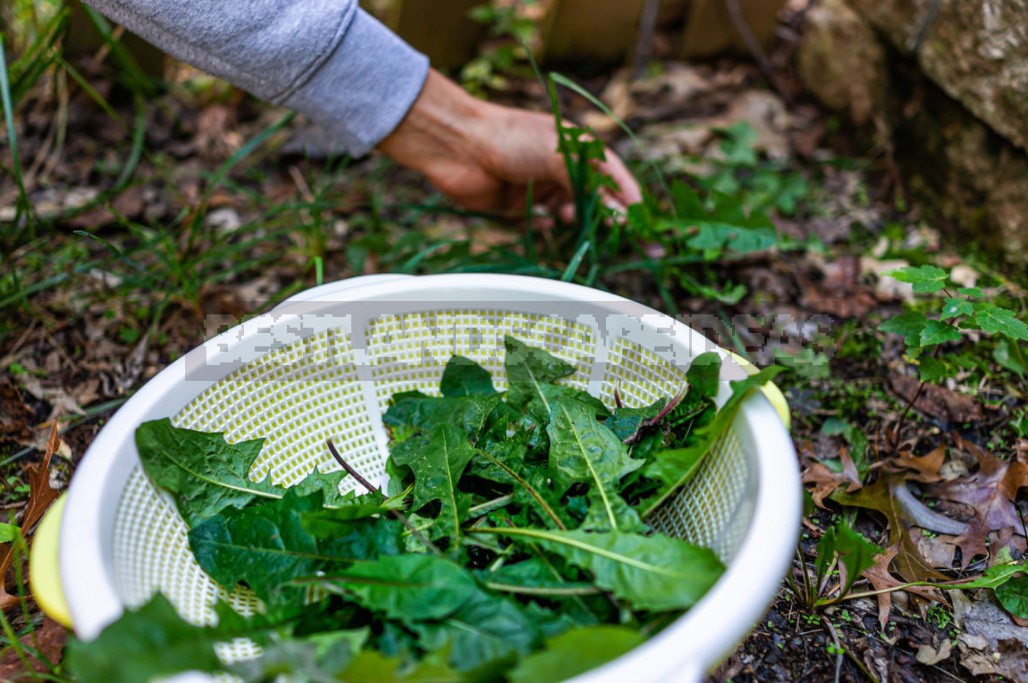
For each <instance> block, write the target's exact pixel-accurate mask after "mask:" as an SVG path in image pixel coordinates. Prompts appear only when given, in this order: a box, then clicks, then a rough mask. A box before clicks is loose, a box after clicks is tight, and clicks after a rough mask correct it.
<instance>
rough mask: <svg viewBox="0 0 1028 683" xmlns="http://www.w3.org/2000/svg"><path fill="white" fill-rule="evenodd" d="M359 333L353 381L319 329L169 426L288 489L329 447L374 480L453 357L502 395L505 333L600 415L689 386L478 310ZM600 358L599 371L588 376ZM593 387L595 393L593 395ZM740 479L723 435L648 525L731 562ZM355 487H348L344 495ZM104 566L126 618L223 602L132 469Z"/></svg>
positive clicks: (529, 321) (588, 337)
mask: <svg viewBox="0 0 1028 683" xmlns="http://www.w3.org/2000/svg"><path fill="white" fill-rule="evenodd" d="M424 305H425V306H426V307H428V306H431V305H432V304H431V303H430V302H426V303H425V304H424ZM363 333H364V338H365V339H366V340H367V350H366V355H365V356H363V358H365V359H366V360H367V365H366V366H365V367H363V368H360V367H357V364H356V362H355V359H356V358H357V356H356V355H355V353H354V351H353V349H352V348H351V341H350V338H349V336H348V334H347V333H346V332H345V331H343V330H329V331H327V332H322V333H320V334H317V335H314V336H312V337H310V338H308V339H305V340H303V341H300V342H296V343H294V344H292V345H289V346H287V347H284V348H281V349H278V350H276V351H274V352H271V353H268V354H266V355H265V356H262V357H261V358H260V359H258V360H256V361H254V362H252V363H250V364H248V365H246V366H245V367H242V368H240V369H238V370H237V371H235V372H233V373H232V374H231V375H230V376H228V377H226V378H225V379H223V380H221V381H219V382H217V383H215V384H214V385H212V386H211V387H209V388H208V389H207V390H206V391H204V392H202V393H201V394H200V395H198V396H197V397H196V398H195V399H194V400H193V401H192V402H191V403H190V404H189V405H187V406H186V407H185V408H184V409H183V410H182V411H181V412H180V413H179V414H178V415H177V416H176V417H175V418H174V422H175V423H176V424H177V425H179V426H182V427H189V428H192V429H200V430H204V431H220V432H224V433H225V434H226V435H227V438H228V440H229V441H233V442H235V441H240V440H244V439H252V438H264V439H265V444H264V449H263V450H262V452H261V455H260V457H259V458H258V460H257V462H256V463H255V466H254V469H253V470H252V472H251V476H252V477H253V478H254V479H261V478H263V477H265V476H270V477H271V479H272V481H274V482H276V483H279V484H282V485H286V486H288V485H291V484H294V483H296V482H298V481H299V480H300V479H302V478H303V477H304V476H306V474H307V473H308V472H310V470H311V469H312V468H313V467H320V468H322V469H325V470H330V469H334V468H336V467H338V466H337V465H336V463H334V461H332V459H331V457H330V455H329V454H328V453H327V450H326V447H325V441H326V439H327V438H332V439H333V441H334V442H335V443H336V444H337V445H338V446H339V447H340V448H341V450H343V452H344V455H346V457H347V460H348V462H351V463H352V464H353V465H354V466H355V467H356V468H357V469H358V470H359V471H362V472H364V473H365V474H366V476H368V477H369V478H370V479H372V480H374V479H376V478H377V477H380V476H381V474H382V473H383V471H384V463H385V458H386V456H387V449H386V444H385V435H384V431H383V430H382V427H381V412H382V411H384V410H385V409H386V407H387V405H388V401H389V397H390V396H392V395H393V394H394V393H396V392H398V391H409V390H413V389H418V390H421V391H424V392H426V393H430V394H437V393H438V384H439V379H440V377H441V375H442V371H443V368H444V366H445V363H446V361H447V360H449V358H450V356H451V355H452V354H454V353H458V354H461V355H463V356H467V357H469V358H472V359H474V360H475V361H477V362H479V363H480V364H482V365H483V366H484V367H485V368H486V369H488V370H489V371H490V373H491V374H492V376H493V377H494V383H495V384H496V385H497V388H498V389H501V390H502V389H505V388H506V380H505V376H504V371H503V358H504V351H503V337H504V335H506V334H511V335H513V336H515V337H517V338H519V339H521V340H522V341H525V342H527V343H529V344H532V345H536V346H543V347H545V348H546V349H547V350H549V351H550V352H551V353H553V354H554V355H556V356H558V357H560V358H562V359H564V360H566V361H568V362H570V363H572V364H574V365H575V366H576V367H577V368H578V369H579V373H578V374H577V375H576V377H575V378H574V379H573V380H572V381H571V382H570V384H573V385H576V386H578V387H580V388H587V387H588V388H591V390H593V391H594V392H596V393H597V394H598V395H599V396H600V398H601V399H602V400H603V401H604V403H606V404H607V405H613V403H614V389H615V387H616V388H617V391H618V395H619V397H620V399H621V401H622V403H623V404H624V405H629V406H642V405H648V404H650V403H652V402H653V401H654V400H656V399H657V398H659V397H662V396H669V395H673V394H674V393H676V392H677V391H678V390H679V389H680V388H681V387H682V385H683V382H684V381H685V371H684V369H683V368H680V367H677V366H676V365H674V364H672V363H670V362H668V361H665V360H663V359H662V358H661V357H660V356H659V355H658V354H656V353H654V352H653V351H652V350H651V349H647V348H644V347H643V346H640V345H639V344H638V343H635V342H633V341H632V340H631V339H627V338H617V339H613V340H610V341H609V342H608V348H606V349H603V350H601V349H598V348H597V345H598V344H599V343H601V341H600V338H599V335H598V334H596V333H595V332H594V331H593V330H592V329H591V328H590V327H589V326H587V325H584V324H580V323H577V322H569V321H567V320H565V319H563V318H558V317H556V316H553V317H548V316H542V315H538V314H526V313H524V312H519V311H510V310H483V309H473V310H447V311H417V312H412V313H409V314H403V315H383V316H380V317H378V318H376V319H374V320H373V321H372V322H371V323H370V324H369V325H368V327H367V329H366V330H363ZM601 351H602V352H601ZM598 358H606V359H607V363H606V364H605V365H603V366H597V367H594V360H595V359H598ZM594 373H595V374H594ZM595 377H598V378H599V379H600V380H601V381H600V382H599V383H598V384H591V383H590V382H589V379H590V378H595ZM750 473H751V462H750V458H749V456H748V455H747V454H746V453H745V452H744V451H743V449H742V447H741V442H740V440H739V438H738V436H737V435H736V434H735V433H734V432H730V433H729V434H728V435H727V436H726V437H725V438H723V439H722V440H721V441H720V442H719V443H718V444H717V446H716V447H715V448H714V451H713V453H712V454H711V457H709V458H708V459H707V460H706V461H705V463H704V465H703V466H702V467H701V469H700V471H699V472H698V473H697V475H696V477H695V478H694V479H693V481H692V482H690V484H689V485H688V486H687V487H686V488H685V489H684V490H683V491H682V492H681V493H680V494H679V495H678V496H677V497H676V498H674V499H673V500H671V501H669V503H668V504H667V505H665V506H664V508H663V509H662V510H660V511H659V512H658V513H657V515H656V516H655V520H654V522H655V526H656V527H657V529H658V530H659V531H662V532H665V533H668V534H671V535H674V536H679V537H682V538H685V539H687V540H689V541H691V542H694V543H699V544H702V545H706V546H708V547H711V548H712V549H714V550H715V551H716V552H717V553H718V554H719V555H720V556H721V557H722V559H724V560H726V561H728V560H730V559H731V557H732V555H733V554H734V553H735V551H736V549H737V548H738V546H739V544H740V543H741V541H742V538H743V534H744V533H745V530H746V529H747V528H748V526H749V522H750V516H751V514H750V510H751V508H750V507H749V506H750V504H751V502H752V501H750V500H749V499H750V498H751V497H752V496H748V493H749V492H750V491H751V490H752V488H753V487H754V485H755V484H754V482H753V481H752V477H751V474H750ZM354 486H355V484H354V483H353V482H352V480H350V479H344V481H343V486H342V488H343V489H344V490H347V489H350V488H353V487H354ZM114 562H115V578H116V584H117V587H118V590H119V592H120V595H121V597H122V599H123V600H124V601H125V603H126V604H129V605H137V604H140V603H142V602H144V601H145V600H146V599H147V598H148V597H149V596H150V595H151V594H152V593H153V592H154V591H158V590H159V591H161V592H162V593H164V594H165V595H167V596H168V597H169V599H171V600H172V602H173V603H174V604H175V605H176V607H177V608H178V609H179V611H180V613H181V614H182V615H183V616H184V617H185V618H187V619H190V620H192V621H194V622H197V623H202V622H205V621H208V620H209V619H211V618H212V613H211V611H210V607H211V605H213V603H214V601H215V600H216V599H218V598H219V596H220V597H221V598H222V599H224V598H225V597H226V596H225V595H224V590H223V589H221V588H219V587H218V586H217V585H215V584H214V583H213V582H212V581H211V580H210V579H208V578H207V577H206V576H205V575H204V574H203V572H202V571H201V570H200V568H199V567H198V566H197V564H196V562H195V561H194V560H193V558H192V554H191V553H190V552H189V548H188V541H187V538H186V529H185V525H184V523H183V522H182V520H181V518H180V517H179V516H178V514H177V513H176V512H175V510H174V506H173V504H172V503H171V502H170V501H169V500H168V499H167V498H166V497H164V496H163V495H161V494H159V493H158V492H157V491H156V490H155V489H154V488H153V486H152V485H151V484H150V482H149V481H148V480H147V478H146V476H145V475H144V474H143V473H142V471H141V470H138V469H137V470H136V471H135V472H133V474H132V476H131V478H130V480H129V484H128V486H127V487H126V489H125V491H124V492H123V494H122V497H121V500H120V503H119V510H118V515H117V521H116V528H115V535H114ZM229 597H230V599H231V601H232V602H233V604H234V605H236V606H237V607H239V608H241V609H242V610H244V611H246V610H252V609H253V608H254V606H255V604H256V603H255V599H254V597H253V596H252V594H250V593H248V592H246V591H236V592H235V593H233V595H232V596H229ZM220 653H221V654H222V655H223V656H225V657H226V658H227V659H230V660H237V659H242V658H247V657H251V656H253V655H254V654H255V653H256V650H255V648H254V646H253V645H252V644H251V643H249V642H247V641H235V642H234V643H231V644H226V645H223V646H222V649H221V651H220Z"/></svg>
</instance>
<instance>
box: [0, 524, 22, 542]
mask: <svg viewBox="0 0 1028 683" xmlns="http://www.w3.org/2000/svg"><path fill="white" fill-rule="evenodd" d="M16 538H18V527H17V526H15V525H14V524H8V523H7V522H0V543H12V542H13V541H14V539H16Z"/></svg>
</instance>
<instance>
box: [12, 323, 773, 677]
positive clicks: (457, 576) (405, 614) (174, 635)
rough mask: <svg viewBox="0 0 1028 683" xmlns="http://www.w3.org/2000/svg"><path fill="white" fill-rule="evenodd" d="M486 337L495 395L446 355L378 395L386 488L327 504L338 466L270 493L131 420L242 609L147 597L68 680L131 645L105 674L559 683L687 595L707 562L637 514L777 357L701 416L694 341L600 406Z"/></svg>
mask: <svg viewBox="0 0 1028 683" xmlns="http://www.w3.org/2000/svg"><path fill="white" fill-rule="evenodd" d="M506 349H507V357H506V358H505V362H506V365H507V368H508V374H509V379H510V384H509V387H510V388H509V390H508V392H506V395H505V396H504V395H503V394H499V393H497V392H496V391H495V389H494V386H493V384H492V381H491V379H490V378H489V376H488V373H487V372H486V371H485V370H484V369H483V368H481V367H480V366H478V365H477V364H475V363H474V362H473V361H471V360H469V359H467V358H454V359H451V361H450V362H449V363H448V364H447V367H446V369H445V371H444V382H443V388H444V392H443V393H444V395H443V396H440V397H430V396H427V395H424V394H418V393H413V392H412V393H407V394H399V395H397V396H395V397H394V399H393V404H392V405H391V406H390V408H389V410H388V411H387V413H386V415H385V421H386V423H387V425H388V426H389V427H390V429H391V430H392V434H393V443H392V446H391V457H390V461H389V464H388V469H389V471H390V472H391V473H392V476H393V477H394V479H395V480H394V481H393V482H392V485H393V486H394V487H395V488H396V489H397V490H398V491H400V493H399V495H397V496H394V497H393V498H390V499H385V498H384V497H383V495H382V494H381V493H379V492H377V491H374V492H370V493H368V494H367V495H365V496H361V497H360V498H355V497H346V496H340V495H339V494H338V485H339V482H340V477H341V475H340V474H339V473H335V474H331V475H325V474H321V473H319V472H313V473H311V475H309V476H308V478H307V479H305V480H304V481H303V482H302V483H301V484H299V485H297V486H296V487H294V488H291V489H289V490H282V489H279V488H277V487H275V486H273V485H272V484H270V483H269V482H267V481H260V482H254V481H251V480H250V479H249V477H248V476H247V473H248V471H249V469H250V467H251V465H252V463H253V462H254V460H255V459H256V458H257V457H258V454H259V452H260V449H261V445H262V442H261V441H260V440H256V441H244V442H240V443H236V444H229V443H227V442H226V441H225V439H224V438H223V436H221V435H219V434H205V433H201V432H196V431H193V430H188V429H180V428H176V427H174V426H173V425H172V424H171V422H170V421H169V420H158V421H154V422H148V423H146V424H144V425H142V426H141V427H140V428H139V429H138V431H137V443H138V446H139V451H140V455H141V458H142V459H143V462H144V468H145V470H146V472H147V474H148V476H150V477H151V478H152V479H153V481H154V483H155V484H156V485H157V486H159V487H160V488H162V489H164V490H165V491H168V492H169V493H170V494H171V495H172V497H173V498H174V500H175V502H176V504H177V506H178V507H179V510H180V512H181V514H182V516H183V518H184V519H185V520H186V521H187V523H188V524H189V526H190V527H191V528H190V532H189V540H190V546H191V548H192V549H193V552H194V555H195V557H196V559H197V561H198V562H199V564H200V566H201V567H202V568H203V569H204V570H205V571H206V572H207V573H208V574H209V575H210V576H211V578H213V579H214V580H215V581H216V582H218V583H219V584H220V585H221V586H222V587H223V588H224V589H225V591H226V592H228V591H231V590H233V589H234V588H237V587H238V586H243V587H245V588H247V589H249V590H251V591H253V593H254V594H255V595H256V597H257V598H258V599H259V600H260V601H261V603H260V604H261V606H260V609H259V614H258V615H257V616H255V617H252V618H244V617H241V616H239V615H237V614H235V613H234V612H232V611H231V610H230V609H229V608H228V607H227V606H226V605H225V604H219V605H218V606H217V607H216V608H215V609H216V612H217V616H218V621H217V624H216V625H213V626H193V625H190V624H187V623H185V622H183V621H182V620H181V619H180V618H179V617H178V615H177V614H176V613H175V610H174V609H173V607H172V606H171V605H170V604H169V603H168V601H167V600H166V599H164V598H163V597H161V596H157V597H155V598H154V599H153V600H152V601H151V602H150V603H148V604H147V605H145V606H143V607H142V608H141V609H139V610H136V611H130V612H126V613H125V614H124V615H123V616H122V618H121V619H119V620H118V621H117V622H115V623H114V624H113V625H111V626H110V627H108V629H107V630H105V631H104V632H103V634H102V635H101V636H100V638H99V639H98V640H97V641H96V642H94V643H90V644H83V643H80V642H78V641H73V642H72V643H71V644H70V645H69V654H68V667H69V671H71V672H72V673H73V675H75V676H77V677H78V679H79V680H98V677H99V672H101V671H107V672H110V671H113V670H114V669H113V668H112V667H116V662H117V661H118V659H119V658H123V657H131V659H132V663H131V665H126V666H124V667H121V668H119V669H118V673H117V674H116V676H115V678H113V679H111V680H113V681H114V682H115V683H117V682H118V681H121V680H126V681H128V680H132V681H137V680H139V681H142V680H149V679H150V678H152V677H155V676H166V675H171V674H174V673H178V672H181V671H184V670H187V669H188V670H201V671H208V672H218V671H223V670H224V671H230V672H233V673H235V674H237V675H238V676H240V677H241V678H242V679H243V680H244V681H264V680H269V679H271V678H273V677H277V676H289V677H290V680H298V681H312V682H315V683H320V682H321V681H330V680H348V681H359V680H376V681H378V680H385V681H389V680H397V681H485V680H500V679H501V678H502V677H503V676H505V675H508V674H509V675H510V676H511V677H513V679H514V680H524V679H525V677H532V678H533V679H536V678H538V679H539V680H562V679H563V678H564V677H566V676H568V675H573V674H575V673H579V672H581V671H585V670H588V669H590V668H592V667H594V666H596V665H598V664H600V663H602V662H604V661H607V660H609V659H611V658H613V657H616V656H618V655H619V654H621V653H623V652H625V651H627V650H628V649H631V648H632V647H634V646H636V645H637V644H639V643H640V642H642V641H643V639H644V637H645V635H644V634H649V633H652V632H654V631H655V630H657V629H659V628H660V627H661V626H662V625H663V624H665V623H667V622H668V621H669V620H671V619H673V618H675V617H676V616H677V615H678V614H680V613H681V612H682V611H683V610H685V609H688V608H689V607H690V606H692V605H693V604H695V602H696V601H697V600H699V599H700V598H701V597H702V596H703V594H704V593H705V592H706V591H707V590H708V589H709V588H710V587H711V586H712V585H713V584H714V582H716V581H717V580H718V578H719V577H720V575H721V572H722V571H723V566H722V564H721V562H720V561H719V560H718V558H717V556H716V555H715V554H714V553H713V552H712V551H710V550H709V549H706V548H700V547H697V546H694V545H691V544H689V543H687V542H685V541H682V540H679V539H675V538H671V537H668V536H665V535H662V534H652V535H651V534H649V533H648V532H649V531H650V529H649V528H648V527H647V526H646V524H645V521H644V520H645V515H646V514H648V512H649V511H650V510H652V509H654V508H655V506H656V505H658V504H659V502H660V500H663V499H664V498H666V497H667V496H668V495H670V494H671V493H673V492H674V491H675V490H676V489H677V487H679V486H681V485H682V483H683V482H684V481H685V480H686V479H687V477H688V476H691V473H694V472H695V470H696V468H697V466H698V465H699V464H700V463H701V462H702V460H703V458H704V457H705V455H706V454H707V453H708V452H709V450H710V445H711V444H712V443H713V442H714V441H715V440H717V439H718V438H719V437H720V435H721V434H722V433H723V431H724V429H725V428H727V425H728V424H729V422H730V420H731V418H732V416H733V415H734V413H735V411H736V410H737V409H738V406H739V405H740V403H741V401H742V400H743V398H744V397H745V396H746V394H747V392H749V391H750V390H752V389H754V388H756V387H757V386H759V385H760V384H762V383H763V382H764V381H767V380H768V379H769V378H770V377H772V376H774V374H775V373H776V372H777V370H778V369H777V368H774V369H771V370H770V371H764V372H762V373H760V374H759V375H757V376H754V377H751V378H748V379H747V380H744V381H741V382H736V383H735V386H734V391H733V393H732V396H731V397H730V398H729V399H728V401H727V402H726V404H725V406H724V408H723V409H722V410H721V411H718V410H717V409H716V407H715V404H714V402H713V398H714V396H715V395H716V394H717V392H718V388H719V380H718V376H719V370H720V360H719V358H718V356H717V355H716V354H705V355H703V356H700V357H698V358H696V359H695V360H694V362H693V366H692V367H691V368H690V370H689V372H688V374H687V378H688V387H686V388H683V391H682V392H681V393H680V394H679V395H677V396H675V397H673V398H670V399H665V400H661V401H657V402H655V403H654V404H653V405H651V406H648V407H646V408H641V409H627V408H618V409H616V410H615V411H614V413H613V414H611V413H610V412H608V411H607V409H606V408H605V407H604V406H603V405H602V404H600V403H599V402H598V401H597V400H596V399H595V398H593V397H591V396H589V395H588V394H585V393H583V392H580V391H577V390H574V389H572V388H571V387H568V386H565V385H563V384H559V383H558V382H560V381H563V380H564V379H566V378H568V377H570V376H571V375H572V374H573V373H574V372H575V370H574V367H573V366H571V365H569V364H567V363H565V362H564V361H562V360H560V359H559V358H557V357H555V356H553V355H551V354H549V353H548V352H546V351H544V350H542V349H535V348H530V347H528V346H526V345H525V344H523V343H521V342H519V341H517V340H515V339H511V338H509V339H507V340H506ZM504 399H506V400H504ZM676 467H679V468H684V469H679V470H677V471H676V470H675V468H676ZM686 470H688V472H687V471H686ZM323 503H327V504H328V505H327V506H326V505H323ZM0 531H2V529H0ZM311 596H317V599H316V600H314V601H313V602H312V601H310V597H311ZM235 638H250V639H252V640H253V641H254V642H255V643H256V644H258V645H259V646H261V647H262V650H263V653H264V654H263V655H262V656H261V657H259V658H257V659H256V660H254V661H251V662H244V663H241V664H238V665H234V666H230V667H226V666H224V665H222V664H221V662H220V661H219V660H218V658H217V657H216V655H215V648H214V646H215V643H218V642H225V641H229V640H232V639H235ZM571 652H574V653H575V656H574V657H570V656H569V653H571ZM107 677H108V678H110V676H109V675H108V676H107Z"/></svg>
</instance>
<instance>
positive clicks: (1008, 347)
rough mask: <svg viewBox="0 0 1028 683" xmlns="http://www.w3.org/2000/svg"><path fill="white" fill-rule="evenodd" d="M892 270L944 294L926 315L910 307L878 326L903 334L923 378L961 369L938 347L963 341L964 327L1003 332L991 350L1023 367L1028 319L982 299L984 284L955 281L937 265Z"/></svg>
mask: <svg viewBox="0 0 1028 683" xmlns="http://www.w3.org/2000/svg"><path fill="white" fill-rule="evenodd" d="M888 275H890V276H892V277H894V278H896V279H897V280H899V281H901V282H909V283H911V284H912V285H913V287H914V292H915V293H918V294H935V293H940V292H941V293H942V294H944V295H945V299H944V300H943V301H942V302H941V305H938V304H939V302H937V301H935V302H932V305H931V308H932V310H930V311H929V314H927V315H926V314H925V313H923V312H921V311H919V310H911V311H906V312H904V313H902V314H900V315H897V316H894V317H893V318H890V319H889V320H886V321H885V322H883V323H882V324H881V325H879V327H878V329H879V330H881V331H883V332H891V333H893V334H898V335H900V336H902V337H903V342H904V344H905V345H906V350H907V356H908V357H909V358H911V359H912V360H916V361H917V362H918V365H919V366H920V378H921V381H922V382H939V381H941V380H943V379H946V378H947V377H952V376H953V375H955V374H956V373H957V372H958V371H959V369H960V364H959V359H957V358H945V357H940V354H939V348H940V347H941V346H942V345H944V344H949V343H954V342H960V341H962V340H963V338H964V337H963V335H962V334H961V333H962V331H964V330H980V331H982V332H985V333H986V334H990V335H994V336H997V337H1000V339H998V340H997V342H996V347H995V351H994V354H993V355H994V358H995V359H996V362H997V363H999V365H1000V366H1002V367H1004V368H1006V369H1008V370H1011V371H1012V372H1014V373H1017V374H1022V373H1023V372H1024V362H1023V360H1024V354H1023V351H1022V350H1021V343H1022V342H1025V341H1028V325H1025V323H1024V322H1023V321H1022V320H1020V319H1019V318H1018V317H1017V314H1015V313H1014V311H1012V310H1010V309H1008V308H1004V307H1003V306H1000V305H998V304H997V303H994V302H989V301H985V300H983V299H984V293H983V292H982V290H981V289H980V288H977V287H974V288H967V287H956V286H955V285H953V284H952V283H951V282H950V279H949V275H948V274H947V273H946V271H945V270H943V269H941V268H939V267H937V266H932V265H925V266H918V267H906V268H901V269H899V270H895V271H892V272H890V273H888ZM929 315H931V316H932V317H929ZM927 349H931V350H932V351H931V355H928V354H926V350H927Z"/></svg>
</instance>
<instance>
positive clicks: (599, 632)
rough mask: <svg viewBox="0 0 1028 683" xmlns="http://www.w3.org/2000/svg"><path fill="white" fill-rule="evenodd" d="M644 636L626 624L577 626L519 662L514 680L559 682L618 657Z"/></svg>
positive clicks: (512, 678) (527, 682)
mask: <svg viewBox="0 0 1028 683" xmlns="http://www.w3.org/2000/svg"><path fill="white" fill-rule="evenodd" d="M642 642H643V637H642V635H640V634H639V633H638V632H637V631H634V630H632V629H629V628H625V627H624V626H592V627H588V628H578V629H574V630H572V631H568V632H567V633H563V634H561V635H559V636H557V637H556V638H552V639H551V640H548V641H546V645H545V649H544V650H543V651H541V652H535V653H533V654H531V655H529V656H527V657H525V658H524V659H522V660H521V662H519V663H518V666H517V667H516V668H515V669H514V670H513V671H511V672H510V673H509V674H508V678H510V680H511V683H559V682H560V681H565V680H568V679H571V678H574V677H575V676H577V675H578V674H581V673H585V672H586V671H591V670H592V669H595V668H596V667H598V666H600V665H602V664H606V663H607V662H609V661H612V660H614V659H617V658H618V657H620V656H621V655H623V654H625V653H626V652H628V651H629V650H631V649H633V648H635V647H637V646H639V645H641V644H642Z"/></svg>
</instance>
